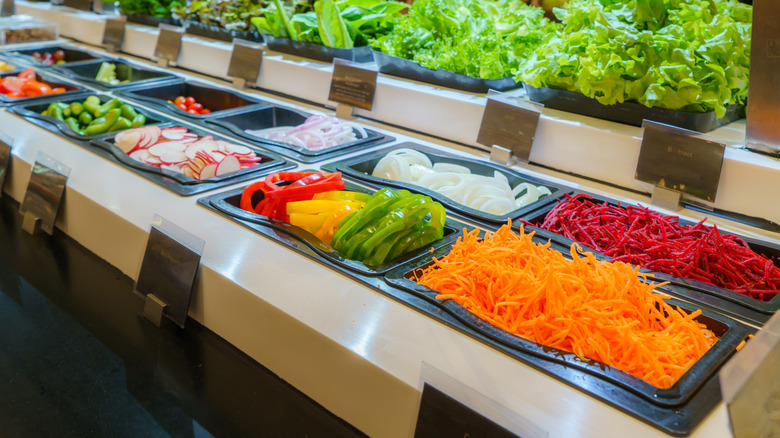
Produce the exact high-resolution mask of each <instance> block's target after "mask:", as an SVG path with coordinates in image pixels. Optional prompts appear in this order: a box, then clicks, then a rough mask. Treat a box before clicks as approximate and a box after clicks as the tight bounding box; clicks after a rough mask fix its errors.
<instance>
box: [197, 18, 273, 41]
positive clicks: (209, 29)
mask: <svg viewBox="0 0 780 438" xmlns="http://www.w3.org/2000/svg"><path fill="white" fill-rule="evenodd" d="M183 24H184V31H185V32H187V33H188V34H190V35H197V36H202V37H205V38H211V39H214V40H218V41H225V42H228V43H231V42H233V38H240V39H242V40H246V41H256V42H263V37H262V35H260V34H259V33H258V32H242V31H237V30H228V29H225V28H224V27H222V26H217V25H214V24H203V23H201V22H200V21H194V20H185V21H184V23H183Z"/></svg>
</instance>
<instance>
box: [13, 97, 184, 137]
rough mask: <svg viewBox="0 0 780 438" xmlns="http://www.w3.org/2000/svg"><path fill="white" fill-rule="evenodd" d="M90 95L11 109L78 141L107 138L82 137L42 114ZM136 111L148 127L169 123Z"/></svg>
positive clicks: (106, 100)
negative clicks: (59, 105)
mask: <svg viewBox="0 0 780 438" xmlns="http://www.w3.org/2000/svg"><path fill="white" fill-rule="evenodd" d="M89 96H90V95H89V94H86V95H83V96H80V97H71V98H69V99H49V100H47V101H45V102H35V103H31V104H27V105H17V106H14V107H12V108H11V109H10V111H11V112H13V113H15V114H18V115H20V116H22V117H24V118H25V119H28V120H30V119H32V120H35V121H38V122H43V123H42V124H41V125H42V126H45V127H46V128H47V129H49V130H50V131H52V132H57V133H59V134H62V135H65V136H67V137H70V138H73V139H76V140H82V141H89V140H91V139H93V138H97V137H102V136H105V134H98V135H81V134H79V133H78V132H75V131H73V130H72V129H70V126H68V124H67V123H65V122H63V121H61V120H58V119H55V118H54V117H49V116H44V115H42V114H41V112H43V111H44V110H46V108H48V106H49V104H51V103H52V102H63V103H73V102H83V101H84V99H86V98H87V97H89ZM97 96H98V97H99V98H100V103H101V104H102V103H106V102H108V101H109V100H111V96H107V95H105V94H99V95H97ZM133 108H135V111H136V112H137V113H139V114H143V115H144V116H145V117H146V125H144V126H149V125H157V124H160V123H164V122H168V119H164V118H163V117H162V116H160V115H158V114H156V113H153V112H150V111H149V110H146V109H143V108H141V107H136V106H133ZM117 132H119V131H117Z"/></svg>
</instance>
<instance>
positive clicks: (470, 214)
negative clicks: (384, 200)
mask: <svg viewBox="0 0 780 438" xmlns="http://www.w3.org/2000/svg"><path fill="white" fill-rule="evenodd" d="M407 148H408V149H414V150H417V151H419V152H422V153H423V154H425V155H427V156H428V158H430V160H431V162H432V163H434V164H436V163H452V164H458V165H461V166H465V167H468V168H469V169H470V170H471V172H472V173H473V174H477V175H483V176H493V172H495V171H498V172H500V173H501V174H503V175H504V176H506V177H507V179H508V180H509V185H510V187H514V186H516V185H517V184H520V183H523V182H528V183H532V184H534V185H537V186H538V185H544V186H547V188H549V189H550V191H551V192H552V194H551V195H547V196H545V197H543V198H540V199H539V200H538V201H536V202H532V203H530V204H528V205H526V206H524V207H522V208H518V209H515V210H513V211H511V212H509V213H508V214H507V215H505V216H498V215H494V214H490V213H484V212H481V211H479V210H475V209H473V208H470V207H467V206H465V205H463V204H459V203H457V202H455V201H453V200H451V199H450V198H448V197H446V196H444V195H441V194H439V193H438V192H435V191H433V190H429V189H426V188H423V187H420V186H417V185H414V184H410V183H405V182H400V181H393V180H390V179H385V178H379V177H375V176H371V173H372V172H373V170H374V167H376V164H377V163H378V162H379V160H380V159H382V157H384V156H385V155H387V153H389V152H391V151H394V150H397V149H407ZM322 168H323V169H325V170H328V171H331V172H342V173H343V174H344V175H346V176H349V177H351V178H355V179H357V180H359V181H360V182H361V183H365V184H368V185H371V186H378V187H383V186H391V187H398V188H402V189H406V190H410V191H413V192H417V193H422V194H424V195H427V196H430V197H431V198H433V199H435V200H436V201H438V202H440V203H441V204H442V205H444V206H445V207H446V208H447V210H448V211H451V212H454V213H455V214H458V215H460V216H464V217H466V218H468V219H469V220H472V221H478V222H480V223H484V224H489V225H490V226H494V225H500V224H504V223H506V222H507V219H513V220H515V219H517V218H520V217H523V216H524V215H526V214H527V213H529V212H532V211H535V210H536V209H538V208H540V207H541V206H544V205H548V204H549V203H550V201H552V200H555V199H558V198H559V197H561V196H563V194H564V193H569V192H570V191H571V189H569V188H568V187H564V186H561V185H558V184H553V183H550V182H548V181H543V180H539V179H537V178H534V177H532V176H528V175H525V174H523V173H521V172H518V171H516V170H512V169H508V168H506V167H504V166H500V165H498V164H494V163H491V162H489V161H482V160H475V159H471V158H464V157H458V156H456V155H451V154H447V153H443V152H440V151H437V150H435V149H433V148H429V147H425V146H422V145H419V144H416V143H409V142H407V143H401V144H397V145H393V146H388V147H386V148H382V149H380V150H378V151H375V152H370V153H366V154H361V155H360V156H357V157H352V158H347V159H345V160H342V161H334V162H331V163H328V164H326V165H324V166H322Z"/></svg>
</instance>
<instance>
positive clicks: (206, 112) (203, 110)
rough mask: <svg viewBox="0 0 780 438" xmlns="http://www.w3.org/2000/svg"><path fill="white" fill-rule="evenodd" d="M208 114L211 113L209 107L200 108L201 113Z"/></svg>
mask: <svg viewBox="0 0 780 438" xmlns="http://www.w3.org/2000/svg"><path fill="white" fill-rule="evenodd" d="M206 114H211V110H210V109H208V108H203V109H202V110H200V115H202V116H205V115H206Z"/></svg>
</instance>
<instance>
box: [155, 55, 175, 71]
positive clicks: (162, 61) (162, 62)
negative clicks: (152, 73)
mask: <svg viewBox="0 0 780 438" xmlns="http://www.w3.org/2000/svg"><path fill="white" fill-rule="evenodd" d="M157 65H158V66H159V67H163V68H168V67H169V66H170V67H175V66H174V65H172V63H171V61H170V60H169V59H168V58H164V57H162V56H161V57H159V58H157Z"/></svg>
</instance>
